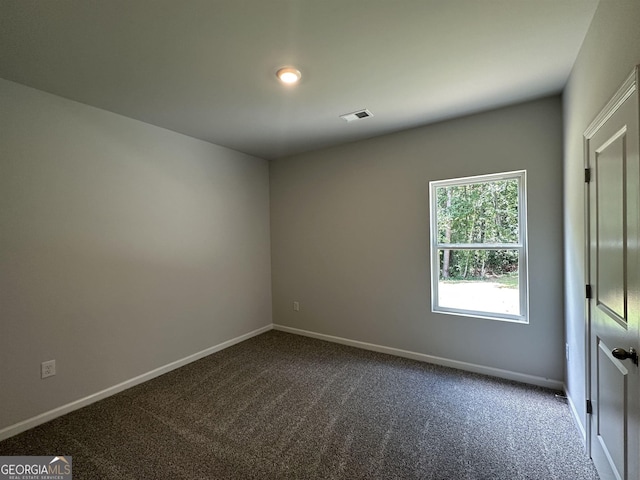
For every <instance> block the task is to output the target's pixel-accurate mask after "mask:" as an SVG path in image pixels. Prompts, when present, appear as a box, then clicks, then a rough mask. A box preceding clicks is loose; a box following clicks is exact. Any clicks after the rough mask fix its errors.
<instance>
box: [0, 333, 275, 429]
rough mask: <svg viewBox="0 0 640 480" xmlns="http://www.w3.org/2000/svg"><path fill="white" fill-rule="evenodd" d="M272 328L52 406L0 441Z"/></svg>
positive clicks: (240, 337) (220, 344) (15, 425)
mask: <svg viewBox="0 0 640 480" xmlns="http://www.w3.org/2000/svg"><path fill="white" fill-rule="evenodd" d="M272 328H273V325H271V324H269V325H267V326H266V327H262V328H258V329H257V330H254V331H252V332H249V333H245V334H244V335H240V336H239V337H235V338H232V339H231V340H227V341H226V342H222V343H219V344H218V345H214V346H213V347H209V348H207V349H205V350H202V351H200V352H197V353H194V354H193V355H189V356H187V357H184V358H181V359H180V360H176V361H175V362H171V363H169V364H167V365H165V366H163V367H159V368H156V369H154V370H151V371H150V372H147V373H143V374H142V375H138V376H137V377H134V378H131V379H129V380H126V381H124V382H122V383H119V384H117V385H114V386H112V387H109V388H106V389H104V390H101V391H100V392H97V393H94V394H92V395H89V396H87V397H84V398H81V399H79V400H76V401H74V402H71V403H68V404H66V405H63V406H61V407H58V408H54V409H53V410H49V411H48V412H45V413H41V414H40V415H37V416H35V417H32V418H29V419H27V420H24V421H22V422H19V423H16V424H14V425H10V426H8V427H6V428H3V429H2V430H0V441H1V440H5V439H7V438H9V437H12V436H14V435H17V434H19V433H22V432H24V431H25V430H29V429H30V428H33V427H37V426H38V425H41V424H43V423H46V422H48V421H50V420H53V419H54V418H57V417H61V416H62V415H65V414H67V413H69V412H72V411H74V410H78V409H80V408H82V407H86V406H87V405H90V404H92V403H94V402H97V401H98V400H102V399H104V398H107V397H110V396H111V395H115V394H116V393H119V392H122V391H123V390H126V389H128V388H131V387H134V386H136V385H139V384H140V383H144V382H146V381H149V380H151V379H152V378H155V377H159V376H160V375H163V374H165V373H167V372H170V371H171V370H175V369H176V368H180V367H183V366H184V365H187V364H189V363H191V362H195V361H196V360H200V359H201V358H203V357H206V356H208V355H211V354H212V353H215V352H219V351H220V350H224V349H225V348H228V347H230V346H232V345H235V344H236V343H240V342H243V341H244V340H248V339H249V338H251V337H255V336H256V335H260V334H261V333H264V332H268V331H269V330H271V329H272Z"/></svg>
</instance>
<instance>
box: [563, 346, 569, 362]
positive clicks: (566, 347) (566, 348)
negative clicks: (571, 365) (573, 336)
mask: <svg viewBox="0 0 640 480" xmlns="http://www.w3.org/2000/svg"><path fill="white" fill-rule="evenodd" d="M564 355H565V357H567V362H568V361H569V344H568V343H565V344H564Z"/></svg>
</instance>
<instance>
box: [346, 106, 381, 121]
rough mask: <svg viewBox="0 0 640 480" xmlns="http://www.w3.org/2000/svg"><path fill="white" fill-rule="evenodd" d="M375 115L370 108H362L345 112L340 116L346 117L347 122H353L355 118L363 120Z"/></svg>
mask: <svg viewBox="0 0 640 480" xmlns="http://www.w3.org/2000/svg"><path fill="white" fill-rule="evenodd" d="M369 117H373V113H371V112H370V111H369V110H367V109H366V108H365V109H362V110H358V111H357V112H351V113H345V114H344V115H340V118H343V119H345V120H346V121H347V122H353V121H355V120H362V119H363V118H369Z"/></svg>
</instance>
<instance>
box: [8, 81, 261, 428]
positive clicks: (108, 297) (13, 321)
mask: <svg viewBox="0 0 640 480" xmlns="http://www.w3.org/2000/svg"><path fill="white" fill-rule="evenodd" d="M0 112H2V114H1V115H0V321H1V322H2V323H1V332H0V385H1V387H0V405H2V409H0V430H1V429H2V428H3V427H6V426H8V425H13V424H15V423H16V422H19V421H22V420H25V419H28V418H30V417H32V416H34V415H37V414H41V413H43V412H46V411H48V410H50V409H53V408H55V407H59V406H61V405H64V404H67V403H69V402H71V401H74V400H77V399H80V398H82V397H85V396H87V395H90V394H93V393H95V392H97V391H99V390H102V389H105V388H107V387H111V386H113V385H115V384H118V383H120V382H123V381H125V380H128V379H131V378H132V377H135V376H137V375H140V374H143V373H146V372H149V371H150V370H153V369H155V368H157V367H161V366H164V365H166V364H168V363H170V362H173V361H176V360H178V359H181V358H184V357H186V356H188V355H191V354H194V353H196V352H199V351H201V350H204V349H206V348H208V347H211V346H214V345H217V344H219V343H221V342H224V341H226V340H229V339H232V338H234V337H237V336H240V335H243V334H246V333H248V332H251V331H253V330H255V329H258V328H260V327H264V326H267V325H270V324H271V289H270V244H269V184H268V164H267V162H266V161H264V160H262V159H257V158H254V157H250V156H247V155H244V154H240V153H238V152H234V151H232V150H229V149H226V148H222V147H219V146H215V145H211V144H209V143H205V142H202V141H199V140H194V139H192V138H189V137H186V136H183V135H180V134H177V133H174V132H170V131H168V130H164V129H161V128H157V127H154V126H151V125H147V124H144V123H141V122H138V121H135V120H131V119H128V118H125V117H122V116H119V115H115V114H112V113H109V112H106V111H103V110H99V109H96V108H92V107H89V106H86V105H82V104H79V103H75V102H71V101H68V100H65V99H63V98H60V97H56V96H53V95H49V94H46V93H43V92H40V91H37V90H33V89H30V88H27V87H23V86H20V85H18V84H15V83H11V82H7V81H4V80H0ZM50 359H56V360H57V368H58V374H57V375H56V376H55V377H52V378H49V379H46V380H40V372H39V369H40V362H42V361H44V360H50Z"/></svg>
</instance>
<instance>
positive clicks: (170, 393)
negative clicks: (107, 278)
mask: <svg viewBox="0 0 640 480" xmlns="http://www.w3.org/2000/svg"><path fill="white" fill-rule="evenodd" d="M572 422H573V421H572V419H571V417H570V414H569V410H568V407H567V405H566V404H565V403H563V402H561V401H559V400H557V399H556V398H555V396H554V392H552V391H549V390H545V389H542V388H536V387H530V386H526V385H522V384H518V383H515V382H509V381H504V380H499V379H495V378H489V377H484V376H481V375H475V374H470V373H466V372H462V371H458V370H453V369H448V368H443V367H438V366H434V365H429V364H425V363H420V362H415V361H412V360H407V359H402V358H396V357H392V356H388V355H383V354H378V353H373V352H368V351H364V350H358V349H355V348H350V347H345V346H341V345H335V344H331V343H327V342H322V341H318V340H313V339H309V338H305V337H299V336H295V335H290V334H286V333H282V332H277V331H271V332H268V333H265V334H263V335H260V336H258V337H255V338H252V339H250V340H247V341H246V342H243V343H241V344H239V345H236V346H233V347H231V348H228V349H226V350H224V351H221V352H218V353H216V354H214V355H211V356H209V357H207V358H204V359H202V360H200V361H198V362H195V363H192V364H190V365H187V366H185V367H183V368H181V369H179V370H175V371H173V372H171V373H168V374H166V375H163V376H161V377H158V378H156V379H154V380H152V381H150V382H147V383H145V384H142V385H139V386H137V387H134V388H131V389H129V390H127V391H125V392H122V393H120V394H118V395H115V396H113V397H110V398H108V399H106V400H103V401H101V402H98V403H96V404H93V405H90V406H88V407H86V408H83V409H81V410H78V411H76V412H73V413H70V414H68V415H66V416H64V417H61V418H58V419H56V420H53V421H52V422H49V423H47V424H45V425H42V426H40V427H37V428H34V429H32V430H30V431H28V432H25V433H23V434H20V435H18V436H15V437H13V438H10V439H8V440H5V441H4V442H0V455H54V454H55V455H71V456H73V469H74V479H75V480H79V479H136V480H138V479H172V480H173V479H189V480H191V479H261V480H265V479H385V480H389V479H437V480H449V479H456V480H457V479H469V480H472V479H473V480H475V479H491V480H495V479H509V480H513V479H536V480H543V479H544V480H546V479H570V480H579V479H597V478H598V477H597V474H596V473H595V470H594V468H593V466H592V464H591V462H590V461H589V459H588V458H587V457H586V456H585V454H584V453H583V450H582V446H581V443H580V439H579V435H578V433H577V431H576V429H575V427H574V425H573V423H572Z"/></svg>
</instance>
